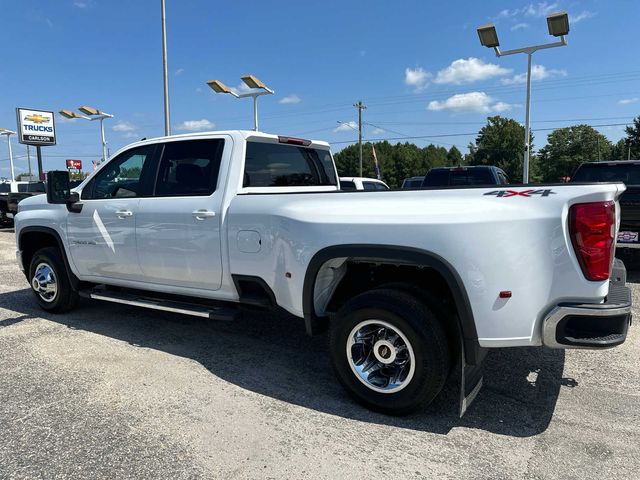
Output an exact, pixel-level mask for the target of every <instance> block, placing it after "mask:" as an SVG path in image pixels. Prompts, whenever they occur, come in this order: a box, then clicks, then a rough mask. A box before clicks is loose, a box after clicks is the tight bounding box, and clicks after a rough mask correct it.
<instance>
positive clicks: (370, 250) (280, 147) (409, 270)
mask: <svg viewBox="0 0 640 480" xmlns="http://www.w3.org/2000/svg"><path fill="white" fill-rule="evenodd" d="M48 181H49V188H48V192H47V196H46V197H45V196H44V195H42V196H37V197H32V198H28V199H26V200H24V201H22V202H21V203H20V204H19V210H20V211H19V213H18V214H17V216H16V238H17V258H18V262H19V264H20V266H21V268H22V269H23V271H24V272H25V274H26V277H27V279H28V281H29V284H30V285H31V288H32V290H33V293H34V296H35V299H36V300H37V302H38V303H39V304H40V306H41V307H42V308H43V309H45V310H47V311H49V312H56V313H57V312H64V311H66V310H69V309H70V308H71V307H73V305H74V304H75V302H76V300H77V298H78V296H85V297H90V298H94V299H99V300H104V301H109V302H116V303H123V304H128V305H138V306H141V307H146V308H151V309H157V310H165V311H171V312H179V313H185V314H191V315H198V316H202V317H206V318H212V319H232V318H234V314H235V312H236V311H237V310H238V309H239V308H242V306H243V305H251V306H253V307H255V306H260V307H264V308H277V309H284V310H286V311H287V312H289V313H290V314H292V315H293V316H294V317H299V318H301V319H304V323H305V326H306V330H307V332H308V333H309V334H314V333H318V332H322V331H323V330H324V329H325V328H326V327H329V329H330V346H329V352H330V356H331V361H332V364H333V366H334V368H335V372H336V375H337V377H338V379H339V380H340V382H341V383H342V385H343V386H344V387H345V388H346V389H347V391H348V392H349V393H350V394H351V395H352V396H353V397H355V398H356V399H357V400H358V401H360V402H361V403H363V404H365V405H366V406H368V407H369V408H372V409H375V410H378V411H382V412H386V413H390V414H403V413H407V412H409V411H412V410H414V409H416V408H418V407H420V406H421V405H424V404H426V403H428V402H430V401H431V400H433V399H434V398H435V396H436V395H438V393H439V392H440V390H441V389H442V387H443V385H444V383H445V380H446V379H447V377H448V376H449V374H450V373H451V372H452V371H454V370H456V369H458V370H459V371H461V372H462V375H461V376H460V378H461V382H460V385H461V389H460V392H461V395H460V400H461V402H460V406H461V413H462V412H464V410H465V409H466V407H467V405H468V404H469V402H470V401H471V400H472V399H473V398H474V396H475V395H476V394H477V392H478V390H479V388H480V386H481V384H482V370H481V364H482V360H483V358H484V355H485V353H486V352H487V349H489V348H499V347H518V346H522V347H525V346H535V345H546V346H547V347H551V348H594V349H597V348H606V347H612V346H615V345H619V344H621V343H622V342H624V340H625V338H626V335H627V329H628V326H629V323H630V320H631V314H630V311H631V297H630V292H629V289H628V288H626V287H625V285H624V284H625V277H626V274H625V270H624V265H622V264H621V262H620V263H619V262H618V261H616V262H614V257H613V251H614V247H615V240H614V239H615V238H616V229H617V224H618V221H619V208H618V205H617V203H616V199H617V198H618V197H619V196H620V194H621V193H622V192H623V191H624V189H625V187H624V185H623V184H621V183H610V184H606V183H601V184H571V185H569V184H563V185H548V186H522V185H520V186H508V185H501V186H499V187H492V188H486V187H469V188H464V189H452V188H440V189H427V190H421V191H375V192H367V191H340V188H339V184H338V177H337V173H336V169H335V165H334V163H333V159H332V156H331V153H330V150H329V145H328V144H327V143H325V142H317V141H309V140H303V139H298V138H292V137H282V136H275V135H268V134H264V133H258V132H253V131H224V132H209V133H202V134H190V135H176V136H171V137H163V138H156V139H152V140H145V141H142V142H137V143H134V144H132V145H129V146H127V147H125V148H123V149H122V150H120V151H119V152H117V153H116V154H115V155H114V156H113V157H112V158H111V159H110V160H109V161H108V162H105V163H104V164H102V165H101V166H100V168H99V169H98V170H97V171H96V172H95V173H94V174H93V175H92V176H91V177H90V178H88V179H87V180H85V181H84V182H83V183H82V184H81V185H80V186H79V187H77V188H75V189H74V190H73V191H71V190H69V185H68V177H67V174H66V172H49V176H48ZM496 188H499V189H496Z"/></svg>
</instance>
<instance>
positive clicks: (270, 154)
mask: <svg viewBox="0 0 640 480" xmlns="http://www.w3.org/2000/svg"><path fill="white" fill-rule="evenodd" d="M318 185H337V181H336V175H335V170H334V168H333V161H332V160H331V155H330V154H329V151H328V150H320V149H317V148H308V147H299V146H294V145H282V144H278V143H260V142H247V155H246V158H245V165H244V181H243V186H244V187H306V186H318Z"/></svg>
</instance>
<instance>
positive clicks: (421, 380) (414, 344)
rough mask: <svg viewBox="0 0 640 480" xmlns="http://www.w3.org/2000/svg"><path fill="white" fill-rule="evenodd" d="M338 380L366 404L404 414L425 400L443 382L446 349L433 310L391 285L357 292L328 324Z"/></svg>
mask: <svg viewBox="0 0 640 480" xmlns="http://www.w3.org/2000/svg"><path fill="white" fill-rule="evenodd" d="M330 356H331V361H332V364H333V368H334V370H335V372H336V375H337V377H338V380H339V381H340V383H341V384H342V385H343V387H344V388H345V389H346V390H347V392H348V393H349V394H350V395H351V396H352V397H353V398H355V399H356V400H357V401H358V402H360V403H361V404H363V405H365V406H366V407H368V408H370V409H372V410H375V411H379V412H382V413H386V414H390V415H405V414H408V413H410V412H412V411H415V410H417V409H419V408H421V407H424V406H426V405H427V404H429V403H430V402H431V401H432V400H433V399H434V398H435V397H436V396H437V395H438V393H440V391H441V390H442V387H443V386H444V383H445V381H446V378H447V375H448V372H449V364H450V360H449V359H450V352H449V344H448V341H447V336H446V333H445V331H444V329H443V328H442V326H441V324H440V321H439V319H438V318H437V316H436V314H435V313H434V311H433V309H431V308H429V306H428V305H426V304H425V303H424V302H423V301H421V300H419V299H418V298H416V297H415V296H413V295H412V294H410V293H408V292H406V291H402V290H399V289H395V288H380V289H376V290H372V291H369V292H365V293H362V294H360V295H358V296H356V297H354V298H353V299H351V300H350V301H348V302H347V303H346V304H345V305H344V307H343V308H342V309H341V310H340V311H339V312H338V314H337V315H336V317H335V318H334V320H333V321H332V325H331V332H330Z"/></svg>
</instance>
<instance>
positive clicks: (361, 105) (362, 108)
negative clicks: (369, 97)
mask: <svg viewBox="0 0 640 480" xmlns="http://www.w3.org/2000/svg"><path fill="white" fill-rule="evenodd" d="M353 106H354V107H356V108H357V109H358V147H359V149H360V176H362V110H364V109H365V108H367V107H366V106H365V104H364V103H362V100H358V103H354V104H353Z"/></svg>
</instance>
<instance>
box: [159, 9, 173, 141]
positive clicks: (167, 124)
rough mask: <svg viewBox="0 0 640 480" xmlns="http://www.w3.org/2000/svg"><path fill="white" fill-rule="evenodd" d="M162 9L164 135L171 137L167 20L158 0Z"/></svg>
mask: <svg viewBox="0 0 640 480" xmlns="http://www.w3.org/2000/svg"><path fill="white" fill-rule="evenodd" d="M160 7H161V9H162V69H163V78H164V134H165V135H167V136H169V135H171V121H170V116H169V71H168V66H167V19H166V15H165V0H160Z"/></svg>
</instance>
